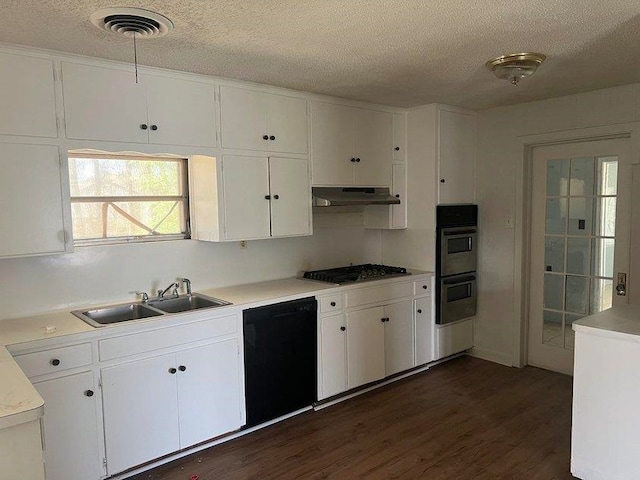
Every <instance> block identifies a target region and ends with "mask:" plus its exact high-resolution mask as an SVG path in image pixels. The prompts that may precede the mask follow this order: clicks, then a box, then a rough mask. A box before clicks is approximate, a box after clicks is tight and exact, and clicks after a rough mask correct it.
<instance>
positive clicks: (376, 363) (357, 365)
mask: <svg viewBox="0 0 640 480" xmlns="http://www.w3.org/2000/svg"><path fill="white" fill-rule="evenodd" d="M384 313H385V312H384V308H383V307H375V308H368V309H366V310H360V311H358V312H351V313H347V380H348V382H347V385H348V387H349V388H354V387H359V386H360V385H364V384H365V383H369V382H373V381H375V380H380V379H381V378H384V375H385V367H384V361H385V359H384V323H383V322H382V319H383V318H384Z"/></svg>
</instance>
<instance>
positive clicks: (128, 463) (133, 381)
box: [102, 339, 242, 475]
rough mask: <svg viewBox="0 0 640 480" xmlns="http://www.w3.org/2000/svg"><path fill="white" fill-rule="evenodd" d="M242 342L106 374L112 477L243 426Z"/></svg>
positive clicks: (107, 436)
mask: <svg viewBox="0 0 640 480" xmlns="http://www.w3.org/2000/svg"><path fill="white" fill-rule="evenodd" d="M239 379H240V360H239V347H238V341H237V339H230V340H225V341H221V342H218V343H212V344H208V345H203V346H199V347H194V348H190V349H184V350H181V351H178V352H176V353H170V354H166V355H161V356H157V357H152V358H147V359H143V360H137V361H133V362H129V363H125V364H122V365H116V366H113V367H107V368H103V369H102V385H103V404H104V423H105V442H106V451H107V469H108V473H109V474H110V475H113V474H115V473H118V472H121V471H123V470H125V469H127V468H130V467H133V466H135V465H138V464H141V463H144V462H147V461H149V460H151V459H154V458H157V457H160V456H162V455H166V454H168V453H171V452H174V451H177V450H179V449H182V448H186V447H189V446H191V445H194V444H196V443H199V442H202V441H204V440H207V439H210V438H213V437H216V436H218V435H221V434H223V433H226V432H228V431H231V430H235V429H237V428H239V427H240V425H241V417H242V416H241V407H240V403H241V393H240V392H241V389H240V384H239V381H240V380H239Z"/></svg>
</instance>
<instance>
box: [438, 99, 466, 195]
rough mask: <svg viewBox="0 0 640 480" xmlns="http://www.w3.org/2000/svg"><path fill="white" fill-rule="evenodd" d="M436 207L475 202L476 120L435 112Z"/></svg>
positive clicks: (452, 113) (462, 114)
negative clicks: (437, 128)
mask: <svg viewBox="0 0 640 480" xmlns="http://www.w3.org/2000/svg"><path fill="white" fill-rule="evenodd" d="M438 125H439V135H438V145H439V147H438V182H439V189H438V203H439V204H447V203H473V202H474V201H475V169H474V167H475V117H473V116H472V115H467V114H464V113H459V112H451V111H447V110H439V111H438Z"/></svg>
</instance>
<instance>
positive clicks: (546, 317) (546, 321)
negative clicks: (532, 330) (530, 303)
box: [542, 310, 563, 348]
mask: <svg viewBox="0 0 640 480" xmlns="http://www.w3.org/2000/svg"><path fill="white" fill-rule="evenodd" d="M542 342H543V343H546V344H547V345H551V346H553V347H560V348H562V347H563V340H562V313H558V312H550V311H549V310H543V311H542Z"/></svg>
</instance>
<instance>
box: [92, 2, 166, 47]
mask: <svg viewBox="0 0 640 480" xmlns="http://www.w3.org/2000/svg"><path fill="white" fill-rule="evenodd" d="M89 19H90V20H91V23H93V24H94V25H95V26H96V27H98V28H99V29H101V30H106V31H107V32H112V33H117V34H119V35H124V36H126V37H134V36H135V38H137V39H142V38H157V37H162V36H164V35H166V34H167V33H169V32H170V31H171V30H173V22H172V21H171V20H169V19H168V18H167V17H165V16H164V15H160V14H159V13H156V12H152V11H151V10H144V9H142V8H128V7H118V8H103V9H102V10H98V11H97V12H94V13H93V14H92V15H91V16H90V17H89Z"/></svg>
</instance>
